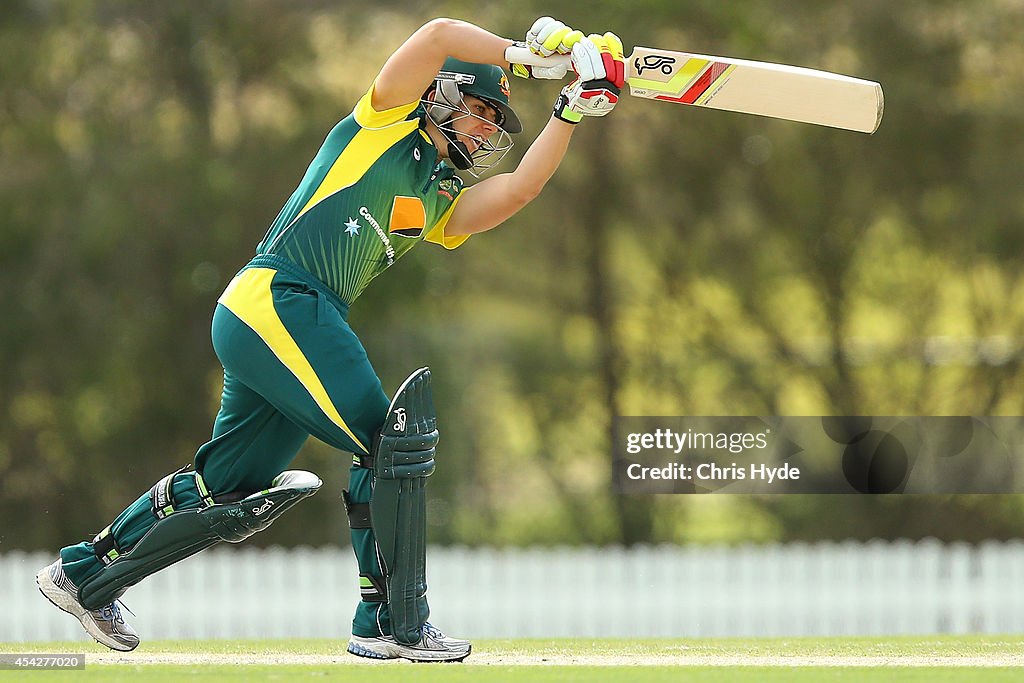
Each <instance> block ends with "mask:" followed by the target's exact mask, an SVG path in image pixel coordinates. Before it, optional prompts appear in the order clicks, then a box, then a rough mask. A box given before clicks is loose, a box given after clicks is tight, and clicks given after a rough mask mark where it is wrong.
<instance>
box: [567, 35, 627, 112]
mask: <svg viewBox="0 0 1024 683" xmlns="http://www.w3.org/2000/svg"><path fill="white" fill-rule="evenodd" d="M572 68H573V70H574V71H575V72H576V74H577V78H576V80H575V81H573V82H572V83H570V84H569V85H567V86H565V87H564V88H562V92H561V93H560V94H559V96H558V99H557V100H555V107H554V115H555V117H556V118H558V119H561V120H562V121H565V122H566V123H574V124H575V123H579V122H580V121H582V120H583V117H584V116H605V115H607V114H608V113H609V112H611V110H612V109H614V108H615V105H616V104H618V102H619V93H621V92H622V86H623V85H624V84H625V74H626V67H625V63H624V60H623V57H622V41H621V40H619V37H618V36H616V35H615V34H614V33H605V34H604V35H603V36H599V35H595V34H591V35H589V36H587V37H586V38H584V39H583V40H580V41H579V42H577V43H576V44H575V45H574V46H573V48H572Z"/></svg>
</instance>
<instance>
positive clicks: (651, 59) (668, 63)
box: [633, 55, 676, 76]
mask: <svg viewBox="0 0 1024 683" xmlns="http://www.w3.org/2000/svg"><path fill="white" fill-rule="evenodd" d="M675 63H676V58H675V57H667V56H665V55H646V56H645V57H644V59H643V62H641V61H640V58H639V57H637V58H636V59H635V60H634V61H633V66H634V67H636V75H637V76H640V75H642V74H643V72H644V71H650V70H652V69H660V70H661V73H663V74H665V75H666V76H671V75H672V71H673V66H672V65H673V64H675Z"/></svg>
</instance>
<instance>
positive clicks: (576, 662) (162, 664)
mask: <svg viewBox="0 0 1024 683" xmlns="http://www.w3.org/2000/svg"><path fill="white" fill-rule="evenodd" d="M344 647H345V643H344V641H337V640H298V641H216V640H214V641H165V642H153V643H144V644H143V645H142V646H141V647H140V648H139V649H138V650H136V651H135V652H132V653H128V654H124V653H113V652H110V651H109V650H106V649H105V648H103V647H101V646H99V645H96V644H93V643H84V642H75V643H31V644H25V643H0V653H16V652H17V653H22V652H24V653H30V652H36V653H49V654H54V653H66V654H71V653H83V652H84V653H85V655H86V668H85V670H84V671H2V672H0V680H3V681H7V680H27V681H52V680H61V681H63V680H74V681H76V682H78V681H105V682H106V681H132V683H139V682H147V681H179V680H181V681H189V682H192V681H203V682H205V681H211V682H212V681H223V680H245V681H291V680H314V681H315V680H322V679H323V677H337V678H342V677H346V678H348V679H349V680H356V681H359V683H376V682H378V681H396V680H401V681H403V683H405V682H408V683H442V682H443V683H463V682H465V683H469V682H471V681H472V682H473V683H491V682H493V681H526V682H530V683H534V682H536V683H547V682H552V683H553V682H555V681H570V682H575V681H579V682H580V683H582V682H584V681H586V682H590V681H596V682H599V683H600V682H604V681H630V683H632V682H634V681H636V682H637V683H660V682H661V681H686V682H690V681H693V682H696V683H700V682H716V683H726V682H730V683H731V682H736V683H748V682H753V681H758V682H760V681H766V682H769V683H774V682H779V683H781V682H783V681H793V682H795V683H803V682H807V683H810V682H812V681H842V682H854V681H855V682H860V681H879V682H888V681H901V682H903V681H907V682H915V683H916V682H921V683H924V682H925V681H928V682H936V683H943V682H946V681H956V682H964V683H966V682H972V683H973V682H975V681H985V682H986V683H988V682H989V681H992V682H996V683H999V682H1002V681H1020V680H1024V637H1020V636H1013V637H1010V636H1006V637H995V636H942V637H940V636H935V637H925V638H907V637H899V638H884V639H883V638H789V639H713V640H689V639H686V640H635V641H630V640H605V639H601V640H583V639H580V640H485V641H478V642H476V643H475V644H474V652H473V654H472V655H471V656H470V657H469V659H467V660H466V662H465V663H463V664H412V663H409V662H368V661H367V660H362V659H358V658H356V657H352V656H351V655H347V654H345V652H344Z"/></svg>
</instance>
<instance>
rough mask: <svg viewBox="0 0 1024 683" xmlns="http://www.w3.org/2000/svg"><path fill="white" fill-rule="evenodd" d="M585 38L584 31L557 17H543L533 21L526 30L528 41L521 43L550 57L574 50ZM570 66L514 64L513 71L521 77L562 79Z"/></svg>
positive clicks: (536, 52) (535, 51)
mask: <svg viewBox="0 0 1024 683" xmlns="http://www.w3.org/2000/svg"><path fill="white" fill-rule="evenodd" d="M581 40H583V32H582V31H577V30H574V29H572V28H569V27H568V26H566V25H565V24H563V23H562V22H560V21H558V20H557V19H552V18H551V17H541V18H540V19H538V20H537V21H535V22H533V26H531V27H530V30H529V31H527V32H526V42H525V43H520V44H521V45H523V46H524V47H527V48H529V49H530V52H532V53H533V54H535V55H540V56H541V57H550V56H551V55H567V54H569V53H570V52H572V47H573V45H575V44H576V43H578V42H579V41H581ZM568 71H569V70H568V67H566V66H565V65H564V64H558V65H555V66H530V65H527V64H513V65H512V73H513V74H515V75H516V76H519V77H520V78H550V79H561V78H564V77H565V74H566V73H568Z"/></svg>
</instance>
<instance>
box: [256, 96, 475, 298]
mask: <svg viewBox="0 0 1024 683" xmlns="http://www.w3.org/2000/svg"><path fill="white" fill-rule="evenodd" d="M372 93H373V88H372V87H371V88H370V91H369V92H367V93H366V94H365V95H364V96H363V97H362V99H360V100H359V102H358V103H357V104H356V107H355V109H354V110H353V111H352V113H351V114H349V115H348V116H347V117H345V118H344V119H342V120H341V121H340V122H339V123H338V124H337V125H336V126H335V127H334V129H333V130H332V131H331V132H330V133H329V134H328V135H327V139H326V140H325V141H324V144H323V146H322V147H321V148H320V151H319V152H318V153H317V155H316V157H315V158H314V159H313V162H312V163H311V164H310V166H309V168H308V169H307V170H306V173H305V175H304V176H303V178H302V182H301V183H299V186H298V188H296V190H295V192H294V193H292V196H291V198H290V199H289V200H288V202H287V203H286V204H285V205H284V207H283V208H282V209H281V212H280V213H279V214H278V216H277V218H276V219H275V220H274V223H273V224H272V225H271V227H270V230H269V231H268V232H267V235H266V237H264V238H263V241H262V242H260V244H259V246H258V247H257V248H256V253H257V257H256V260H257V261H259V260H261V259H260V257H267V256H271V257H274V258H277V259H281V258H283V259H285V260H287V261H289V262H291V263H292V264H295V265H297V266H299V267H300V268H302V269H303V270H305V271H307V272H308V273H309V274H310V275H312V276H313V277H314V278H316V279H317V280H319V281H320V282H321V283H323V284H324V285H326V286H327V288H329V289H330V290H331V291H333V292H334V293H336V294H337V295H338V296H339V297H340V298H341V300H342V301H343V302H345V303H346V304H351V303H352V302H353V301H355V299H356V297H358V296H359V294H360V293H361V292H362V291H363V290H364V289H365V288H366V286H367V285H368V284H369V283H370V281H371V280H373V278H375V277H376V276H377V275H380V274H381V273H382V272H383V271H384V270H386V269H387V268H388V267H389V266H391V265H392V264H393V263H394V262H395V261H396V260H398V258H399V257H401V256H402V255H403V254H405V252H407V251H409V249H411V248H412V247H413V246H415V245H416V244H417V243H418V242H420V241H422V240H424V239H426V240H427V241H428V242H434V243H437V244H441V245H443V246H444V247H446V248H448V249H454V248H456V247H457V246H459V245H460V244H462V243H463V242H465V241H466V239H467V237H468V235H461V236H453V237H449V236H446V235H445V234H444V227H445V225H446V224H447V222H448V219H449V217H450V216H451V214H452V211H453V210H454V208H455V205H456V203H457V200H458V197H459V194H460V192H461V191H462V180H461V179H460V178H459V177H458V176H456V175H455V174H454V171H453V170H452V168H451V167H450V166H448V165H447V164H445V163H444V162H443V161H442V162H441V163H437V148H436V147H434V144H433V143H432V142H431V140H430V138H429V136H428V135H427V134H426V132H424V131H423V130H422V128H421V122H422V117H423V116H424V113H423V110H422V108H420V105H419V103H418V102H412V103H410V104H407V105H402V106H400V107H395V108H393V109H388V110H386V111H381V112H378V111H375V110H374V109H373V107H372V105H371V104H370V101H371V100H370V98H371V95H372Z"/></svg>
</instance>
